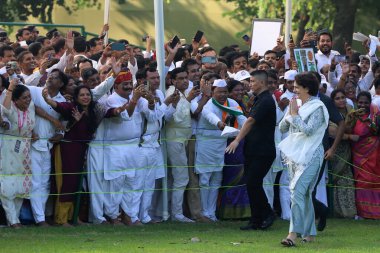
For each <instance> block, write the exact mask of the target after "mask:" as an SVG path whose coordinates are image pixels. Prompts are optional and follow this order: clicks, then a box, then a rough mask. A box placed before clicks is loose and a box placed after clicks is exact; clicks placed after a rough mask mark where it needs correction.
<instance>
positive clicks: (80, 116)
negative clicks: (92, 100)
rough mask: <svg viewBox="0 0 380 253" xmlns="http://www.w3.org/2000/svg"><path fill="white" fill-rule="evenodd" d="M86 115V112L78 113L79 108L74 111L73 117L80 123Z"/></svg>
mask: <svg viewBox="0 0 380 253" xmlns="http://www.w3.org/2000/svg"><path fill="white" fill-rule="evenodd" d="M85 113H86V112H85V111H82V112H79V111H78V107H75V108H74V109H73V111H72V114H71V115H72V116H73V118H74V119H75V120H76V121H80V120H81V119H82V117H83V115H84V114H85Z"/></svg>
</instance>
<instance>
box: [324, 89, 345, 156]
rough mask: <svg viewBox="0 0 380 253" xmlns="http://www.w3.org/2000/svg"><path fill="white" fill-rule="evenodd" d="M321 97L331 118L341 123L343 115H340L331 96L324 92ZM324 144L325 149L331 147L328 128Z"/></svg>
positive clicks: (337, 123) (332, 120)
mask: <svg viewBox="0 0 380 253" xmlns="http://www.w3.org/2000/svg"><path fill="white" fill-rule="evenodd" d="M319 99H320V100H321V101H322V102H323V103H324V104H325V106H326V108H327V111H328V113H329V120H330V121H331V122H333V123H335V124H336V125H339V123H340V122H341V121H342V120H343V117H342V115H340V113H339V111H338V108H336V106H335V104H334V102H333V101H332V100H331V98H329V97H328V96H326V95H324V94H319ZM322 144H323V148H324V149H325V150H328V149H329V148H330V143H329V132H328V128H327V129H326V132H325V135H324V136H323V141H322Z"/></svg>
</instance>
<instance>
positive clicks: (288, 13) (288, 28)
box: [285, 0, 292, 47]
mask: <svg viewBox="0 0 380 253" xmlns="http://www.w3.org/2000/svg"><path fill="white" fill-rule="evenodd" d="M290 34H292V0H286V6H285V47H287V46H288V44H289V36H290Z"/></svg>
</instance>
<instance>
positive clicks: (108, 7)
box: [103, 0, 110, 45]
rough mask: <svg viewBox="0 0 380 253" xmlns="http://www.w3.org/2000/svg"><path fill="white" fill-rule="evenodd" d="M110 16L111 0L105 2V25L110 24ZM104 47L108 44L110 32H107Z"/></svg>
mask: <svg viewBox="0 0 380 253" xmlns="http://www.w3.org/2000/svg"><path fill="white" fill-rule="evenodd" d="M109 16H110V0H104V22H103V24H104V25H105V24H108V22H109ZM103 41H104V45H107V44H108V31H106V35H105V36H104V40H103Z"/></svg>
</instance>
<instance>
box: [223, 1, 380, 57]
mask: <svg viewBox="0 0 380 253" xmlns="http://www.w3.org/2000/svg"><path fill="white" fill-rule="evenodd" d="M224 1H226V2H231V3H234V4H235V9H234V10H233V11H230V12H226V15H228V16H230V17H231V18H233V19H237V20H239V21H245V20H246V19H252V18H254V17H256V18H283V19H285V11H284V8H285V1H284V0H224ZM292 11H293V20H292V24H293V25H292V27H293V29H294V30H296V31H297V39H296V42H297V43H299V42H300V41H301V40H302V38H303V36H304V33H305V28H306V27H310V28H313V29H314V30H319V29H322V28H327V29H329V30H332V31H333V36H334V45H335V46H334V47H335V48H336V49H337V50H339V51H343V48H344V42H348V43H349V44H351V43H352V33H353V31H354V27H355V25H357V24H356V22H355V21H356V20H357V14H358V13H359V14H360V16H359V19H360V20H361V18H363V19H364V20H365V21H366V22H361V23H360V27H358V30H361V31H362V32H364V33H375V32H376V31H374V30H373V29H374V28H373V27H374V25H373V24H375V23H376V22H378V20H377V17H378V16H379V14H380V5H379V4H378V0H361V1H357V0H297V1H293V8H292ZM369 13H371V14H372V15H368V14H369Z"/></svg>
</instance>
